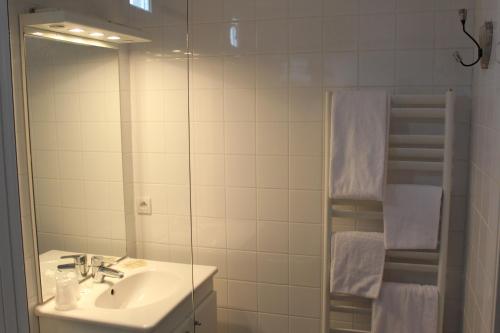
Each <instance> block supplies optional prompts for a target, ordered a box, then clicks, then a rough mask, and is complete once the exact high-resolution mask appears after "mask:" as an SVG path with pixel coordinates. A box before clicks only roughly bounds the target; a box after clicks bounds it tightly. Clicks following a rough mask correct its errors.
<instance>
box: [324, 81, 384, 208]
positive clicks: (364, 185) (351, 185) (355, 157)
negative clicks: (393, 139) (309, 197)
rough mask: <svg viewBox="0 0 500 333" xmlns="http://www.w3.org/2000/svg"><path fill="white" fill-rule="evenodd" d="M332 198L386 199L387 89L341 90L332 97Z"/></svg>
mask: <svg viewBox="0 0 500 333" xmlns="http://www.w3.org/2000/svg"><path fill="white" fill-rule="evenodd" d="M331 118H332V123H331V145H330V146H331V152H330V197H331V198H336V199H366V200H378V201H382V200H383V192H384V184H385V174H386V172H385V168H386V156H387V137H388V128H389V112H388V97H387V93H386V92H385V91H373V90H367V91H364V90H363V91H361V90H359V91H355V90H353V91H349V90H346V91H339V92H337V93H335V94H334V96H333V100H332V117H331Z"/></svg>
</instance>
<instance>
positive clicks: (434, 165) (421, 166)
mask: <svg viewBox="0 0 500 333" xmlns="http://www.w3.org/2000/svg"><path fill="white" fill-rule="evenodd" d="M389 169H390V170H407V171H436V172H442V171H443V163H442V162H420V161H389Z"/></svg>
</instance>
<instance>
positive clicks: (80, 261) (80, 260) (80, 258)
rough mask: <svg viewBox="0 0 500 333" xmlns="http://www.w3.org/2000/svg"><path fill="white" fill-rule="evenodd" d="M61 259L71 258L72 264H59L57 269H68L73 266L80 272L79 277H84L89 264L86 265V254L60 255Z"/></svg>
mask: <svg viewBox="0 0 500 333" xmlns="http://www.w3.org/2000/svg"><path fill="white" fill-rule="evenodd" d="M61 259H73V261H74V262H73V263H72V264H63V265H59V266H58V267H57V268H58V269H68V268H74V269H75V271H76V272H78V273H79V274H80V276H81V277H86V276H87V274H88V272H89V266H88V265H87V255H86V254H71V255H67V256H62V257H61Z"/></svg>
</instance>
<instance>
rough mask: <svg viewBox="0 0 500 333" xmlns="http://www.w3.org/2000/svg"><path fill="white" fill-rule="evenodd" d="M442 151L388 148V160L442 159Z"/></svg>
mask: <svg viewBox="0 0 500 333" xmlns="http://www.w3.org/2000/svg"><path fill="white" fill-rule="evenodd" d="M443 157H444V150H443V149H440V148H389V158H391V159H392V158H394V159H403V158H415V159H417V158H420V159H432V158H434V159H442V158H443Z"/></svg>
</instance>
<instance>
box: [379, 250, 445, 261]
mask: <svg viewBox="0 0 500 333" xmlns="http://www.w3.org/2000/svg"><path fill="white" fill-rule="evenodd" d="M385 255H386V257H388V258H393V259H413V260H439V253H438V252H421V251H395V250H392V251H387V252H386V254H385Z"/></svg>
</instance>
